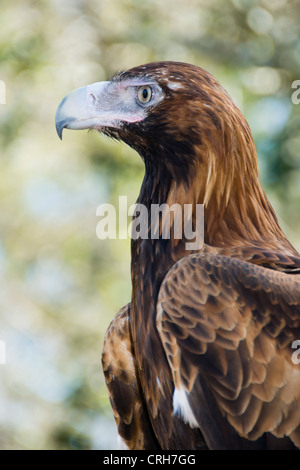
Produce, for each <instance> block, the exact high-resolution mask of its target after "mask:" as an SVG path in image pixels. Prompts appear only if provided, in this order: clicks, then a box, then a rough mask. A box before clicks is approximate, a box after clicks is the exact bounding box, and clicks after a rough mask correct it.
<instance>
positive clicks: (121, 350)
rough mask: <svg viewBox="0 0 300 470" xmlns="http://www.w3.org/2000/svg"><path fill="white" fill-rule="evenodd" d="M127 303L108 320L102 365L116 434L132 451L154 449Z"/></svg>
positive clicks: (155, 445) (155, 443)
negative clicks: (137, 373)
mask: <svg viewBox="0 0 300 470" xmlns="http://www.w3.org/2000/svg"><path fill="white" fill-rule="evenodd" d="M129 314H130V304H128V305H126V306H125V307H123V308H122V309H121V310H120V311H119V312H118V313H117V315H116V316H115V318H114V319H113V321H112V322H111V324H110V326H109V328H108V330H107V332H106V335H105V339H104V346H103V353H102V366H103V371H104V376H105V380H106V385H107V388H108V393H109V399H110V403H111V406H112V409H113V413H114V417H115V420H116V423H117V427H118V433H119V436H120V437H121V438H122V440H123V442H124V443H125V444H126V446H127V447H128V448H129V449H131V450H141V449H149V450H150V449H151V450H152V449H157V448H159V447H158V444H157V441H156V438H155V436H154V434H153V431H152V427H151V425H150V422H149V417H148V412H147V409H146V407H145V405H144V400H143V396H142V393H141V391H140V384H139V381H138V379H137V375H136V360H135V357H134V353H133V347H132V341H131V336H130V327H129V324H130V318H129Z"/></svg>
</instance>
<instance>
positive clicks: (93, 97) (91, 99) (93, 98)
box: [89, 93, 97, 103]
mask: <svg viewBox="0 0 300 470" xmlns="http://www.w3.org/2000/svg"><path fill="white" fill-rule="evenodd" d="M89 99H90V101H91V102H92V103H94V102H95V101H97V100H96V97H95V95H94V93H90V96H89Z"/></svg>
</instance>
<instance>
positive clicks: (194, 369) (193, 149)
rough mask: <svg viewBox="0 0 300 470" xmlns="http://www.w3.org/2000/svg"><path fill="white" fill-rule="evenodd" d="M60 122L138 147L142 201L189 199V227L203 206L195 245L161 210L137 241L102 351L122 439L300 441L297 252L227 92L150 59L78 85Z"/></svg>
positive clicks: (177, 446)
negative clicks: (127, 298) (124, 299)
mask: <svg viewBox="0 0 300 470" xmlns="http://www.w3.org/2000/svg"><path fill="white" fill-rule="evenodd" d="M64 128H68V129H96V130H97V131H99V132H100V133H103V134H105V135H107V136H109V137H112V138H113V139H117V140H122V141H123V142H125V143H126V144H128V145H129V146H131V147H132V148H133V149H134V150H136V151H137V152H138V153H139V155H140V156H141V157H142V160H143V162H144V167H145V174H144V179H143V182H142V186H141V189H140V193H139V196H138V199H137V203H138V204H143V205H144V206H145V207H146V208H148V209H149V210H150V208H151V205H153V204H157V205H159V207H160V205H162V204H167V205H169V206H171V205H173V204H177V205H179V206H180V207H181V208H183V207H184V205H185V204H189V205H190V207H191V211H190V213H189V216H188V217H189V220H190V222H191V223H192V226H193V227H194V226H195V223H196V207H197V205H198V204H203V205H204V222H203V224H204V225H203V231H204V243H203V244H202V246H201V247H200V248H199V247H198V248H197V249H187V245H186V241H187V240H186V238H185V236H184V235H183V236H182V238H181V239H178V238H176V237H175V236H174V230H171V231H170V237H169V238H164V237H163V236H162V234H163V230H164V223H165V222H164V219H163V218H162V217H161V218H160V219H159V236H158V237H155V238H153V237H152V238H151V237H148V238H147V237H143V238H142V237H135V239H133V238H132V240H131V281H132V297H131V302H130V303H128V305H126V306H124V307H123V308H122V309H121V310H120V311H119V312H118V313H117V315H116V316H115V318H114V319H113V320H112V322H111V324H110V326H109V328H108V330H107V333H106V336H105V340H104V347H103V355H102V365H103V371H104V375H105V380H106V384H107V388H108V393H109V397H110V403H111V406H112V409H113V414H114V418H115V421H116V423H117V427H118V434H119V436H120V438H121V441H122V442H123V444H124V445H125V446H126V447H127V448H129V449H132V450H140V449H146V450H147V449H148V450H155V449H164V450H195V449H196V450H197V449H199V450H201V449H250V450H252V449H296V448H300V364H298V363H297V362H299V361H295V360H293V353H294V354H295V352H296V351H295V345H296V347H297V344H298V342H297V340H299V339H300V255H299V253H298V252H297V251H296V249H295V248H294V247H293V246H292V245H291V243H290V242H289V241H288V239H287V238H286V236H285V235H284V233H283V231H282V229H281V228H280V226H279V223H278V220H277V218H276V215H275V212H274V210H273V208H272V206H271V204H270V202H269V201H268V199H267V197H266V194H265V192H264V190H263V188H262V186H261V183H260V181H259V172H258V165H257V153H256V148H255V144H254V141H253V138H252V135H251V131H250V128H249V126H248V124H247V122H246V120H245V118H244V116H243V115H242V113H241V112H240V110H239V109H238V108H237V106H236V105H235V104H234V102H233V100H232V99H231V97H230V96H229V95H228V93H227V92H226V91H225V90H224V88H223V87H222V86H221V85H220V84H219V82H218V81H217V80H216V79H215V78H214V77H213V76H212V75H211V74H210V73H208V72H207V71H205V70H203V69H202V68H200V67H198V66H195V65H191V64H186V63H181V62H170V61H165V62H155V63H149V64H145V65H141V66H138V67H134V68H131V69H130V70H128V71H124V72H121V73H117V74H116V75H114V76H113V77H112V79H111V80H110V81H104V82H97V83H94V84H91V85H88V86H86V87H81V88H78V89H76V90H74V91H72V92H70V93H69V94H68V95H67V96H66V97H65V98H64V99H63V100H62V102H61V103H60V105H59V107H58V109H57V112H56V129H57V133H58V135H59V137H60V138H61V137H62V131H63V129H64ZM149 218H150V216H149ZM171 224H172V222H171ZM150 225H151V220H149V228H148V230H150ZM173 225H174V220H173ZM171 228H172V227H171ZM174 228H175V227H174V226H173V229H174ZM299 344H300V341H299ZM293 348H294V349H293Z"/></svg>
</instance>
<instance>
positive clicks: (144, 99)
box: [137, 85, 152, 104]
mask: <svg viewBox="0 0 300 470" xmlns="http://www.w3.org/2000/svg"><path fill="white" fill-rule="evenodd" d="M137 97H138V100H139V102H140V103H142V104H145V103H149V101H150V100H151V98H152V88H151V87H150V86H148V85H142V86H140V87H139V88H138V92H137Z"/></svg>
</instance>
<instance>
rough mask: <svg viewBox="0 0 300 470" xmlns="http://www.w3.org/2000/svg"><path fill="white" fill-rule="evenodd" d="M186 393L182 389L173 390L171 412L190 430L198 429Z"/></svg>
mask: <svg viewBox="0 0 300 470" xmlns="http://www.w3.org/2000/svg"><path fill="white" fill-rule="evenodd" d="M188 395H189V394H188V393H187V391H186V390H184V388H183V387H181V388H179V389H177V388H175V390H174V394H173V410H174V415H175V416H178V418H181V419H182V420H183V421H184V422H185V423H187V424H189V425H190V427H191V428H198V427H199V425H198V423H197V420H196V418H195V416H194V413H193V411H192V408H191V407H190V404H189V400H188Z"/></svg>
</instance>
